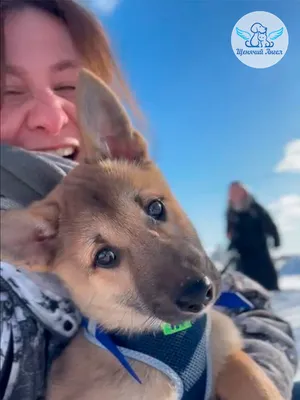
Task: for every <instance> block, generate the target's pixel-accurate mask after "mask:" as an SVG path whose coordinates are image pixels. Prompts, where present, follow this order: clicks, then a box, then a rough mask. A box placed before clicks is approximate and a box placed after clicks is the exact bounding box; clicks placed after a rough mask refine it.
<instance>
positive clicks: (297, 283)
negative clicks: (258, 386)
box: [272, 256, 300, 380]
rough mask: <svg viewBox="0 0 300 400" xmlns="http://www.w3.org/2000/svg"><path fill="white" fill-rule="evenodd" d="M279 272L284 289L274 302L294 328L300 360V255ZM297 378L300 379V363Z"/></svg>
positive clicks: (275, 306) (275, 308)
mask: <svg viewBox="0 0 300 400" xmlns="http://www.w3.org/2000/svg"><path fill="white" fill-rule="evenodd" d="M279 273H280V287H281V289H282V291H281V292H278V293H276V294H275V295H274V296H273V299H272V303H273V307H274V310H276V312H277V313H278V314H279V316H281V317H283V318H284V319H285V320H287V321H288V322H289V323H290V324H291V326H292V328H293V331H294V335H295V338H296V340H297V348H298V355H299V360H300V256H299V257H298V256H296V257H292V258H290V259H289V260H287V261H286V262H285V263H284V265H283V266H282V267H281V268H280V272H279ZM295 380H300V365H299V366H298V372H297V375H296V377H295Z"/></svg>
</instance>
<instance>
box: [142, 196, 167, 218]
mask: <svg viewBox="0 0 300 400" xmlns="http://www.w3.org/2000/svg"><path fill="white" fill-rule="evenodd" d="M146 213H147V214H148V215H149V217H151V218H153V219H155V220H157V221H163V220H165V217H166V209H165V206H164V204H163V202H162V201H160V200H152V201H151V202H150V203H149V204H148V206H147V208H146Z"/></svg>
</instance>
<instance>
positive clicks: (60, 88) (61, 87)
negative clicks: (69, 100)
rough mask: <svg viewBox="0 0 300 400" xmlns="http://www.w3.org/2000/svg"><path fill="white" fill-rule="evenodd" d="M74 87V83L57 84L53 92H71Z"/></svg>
mask: <svg viewBox="0 0 300 400" xmlns="http://www.w3.org/2000/svg"><path fill="white" fill-rule="evenodd" d="M75 89H76V86H74V85H58V86H55V88H54V90H55V92H73V91H74V90H75Z"/></svg>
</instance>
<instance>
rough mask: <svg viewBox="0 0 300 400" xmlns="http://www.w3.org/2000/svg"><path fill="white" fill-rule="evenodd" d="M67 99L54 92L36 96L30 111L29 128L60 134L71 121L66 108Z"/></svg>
mask: <svg viewBox="0 0 300 400" xmlns="http://www.w3.org/2000/svg"><path fill="white" fill-rule="evenodd" d="M65 101H66V100H65V99H63V98H61V97H59V96H57V95H56V94H55V93H53V92H47V93H43V94H41V95H39V96H36V97H35V98H34V99H33V103H32V107H31V108H30V110H29V113H28V119H27V124H28V128H29V129H30V130H37V129H38V130H43V131H44V132H46V133H48V134H49V135H58V134H59V133H60V131H61V130H62V128H63V127H64V126H65V125H66V124H67V123H68V122H69V117H68V115H67V113H66V111H65V109H64V102H65Z"/></svg>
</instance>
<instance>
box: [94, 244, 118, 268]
mask: <svg viewBox="0 0 300 400" xmlns="http://www.w3.org/2000/svg"><path fill="white" fill-rule="evenodd" d="M118 261H119V260H118V257H117V254H116V250H113V249H111V248H109V247H107V248H104V249H102V250H99V251H98V252H97V254H96V256H95V259H94V267H96V268H97V267H98V268H113V267H116V266H117V265H118Z"/></svg>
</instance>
